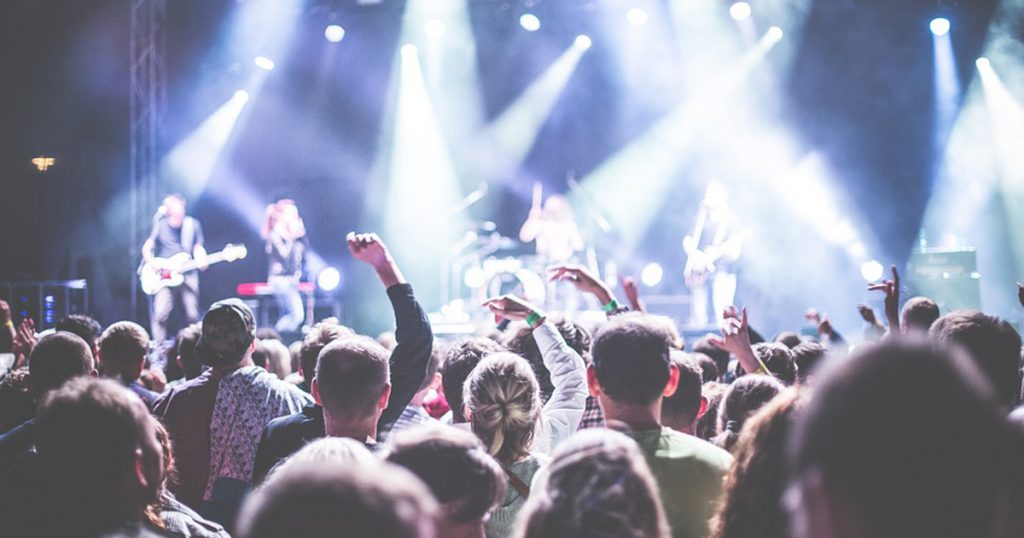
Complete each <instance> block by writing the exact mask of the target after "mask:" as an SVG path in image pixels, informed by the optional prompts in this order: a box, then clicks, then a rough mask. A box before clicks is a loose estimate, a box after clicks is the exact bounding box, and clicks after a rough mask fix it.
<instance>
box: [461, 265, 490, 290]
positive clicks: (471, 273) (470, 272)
mask: <svg viewBox="0 0 1024 538" xmlns="http://www.w3.org/2000/svg"><path fill="white" fill-rule="evenodd" d="M462 280H463V282H465V283H466V287H467V288H470V289H473V290H475V289H478V288H481V287H483V285H484V284H486V283H487V273H486V272H484V269H483V268H482V267H480V266H477V265H474V266H473V267H470V268H469V269H466V274H465V276H463V278H462Z"/></svg>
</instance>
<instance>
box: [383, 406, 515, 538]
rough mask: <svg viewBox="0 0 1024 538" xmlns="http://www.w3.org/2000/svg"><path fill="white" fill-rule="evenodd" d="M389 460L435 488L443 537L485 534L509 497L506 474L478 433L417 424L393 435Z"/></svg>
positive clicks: (481, 535) (453, 537) (458, 537)
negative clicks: (488, 522)
mask: <svg viewBox="0 0 1024 538" xmlns="http://www.w3.org/2000/svg"><path fill="white" fill-rule="evenodd" d="M389 444H390V448H389V449H388V451H387V454H386V456H385V459H386V460H387V461H389V462H391V463H394V464H397V465H401V466H402V467H405V468H406V469H408V470H409V471H411V472H412V473H413V474H414V475H416V476H417V477H418V478H419V479H420V480H422V481H423V483H424V484H426V485H427V487H428V488H430V491H431V493H433V494H434V498H435V499H437V502H438V504H440V505H441V517H440V518H439V519H438V528H437V530H438V535H440V536H445V537H451V538H469V537H475V538H483V536H484V525H485V524H486V523H487V520H488V518H489V516H490V514H491V511H492V510H494V507H495V506H497V505H498V503H500V502H501V501H502V499H503V498H504V495H505V487H506V485H505V472H504V471H503V470H502V468H501V465H499V464H498V462H497V461H495V460H494V458H492V457H491V456H490V455H489V454H488V453H487V450H486V449H485V448H484V446H483V445H482V444H481V443H480V440H479V439H477V438H476V436H474V435H473V434H471V433H469V432H467V431H463V430H459V429H456V428H444V427H440V426H434V427H420V428H413V429H411V430H406V431H402V432H398V433H396V434H395V435H394V436H393V437H391V438H390V439H389Z"/></svg>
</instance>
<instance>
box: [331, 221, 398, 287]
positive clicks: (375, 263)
mask: <svg viewBox="0 0 1024 538" xmlns="http://www.w3.org/2000/svg"><path fill="white" fill-rule="evenodd" d="M345 241H346V242H347V243H348V251H349V252H351V253H352V256H354V257H355V258H356V259H357V260H359V261H361V262H363V263H366V264H368V265H369V266H370V267H373V269H374V271H376V272H377V276H378V277H380V279H381V282H383V283H384V286H385V287H388V288H390V287H391V286H393V285H395V284H401V283H403V282H405V278H404V277H403V276H402V273H401V272H400V271H399V270H398V265H397V264H396V263H395V260H394V259H393V258H392V257H391V251H389V250H388V247H387V245H385V244H384V241H382V240H381V239H380V237H378V236H377V234H375V233H362V234H357V233H355V232H349V233H348V235H346V236H345Z"/></svg>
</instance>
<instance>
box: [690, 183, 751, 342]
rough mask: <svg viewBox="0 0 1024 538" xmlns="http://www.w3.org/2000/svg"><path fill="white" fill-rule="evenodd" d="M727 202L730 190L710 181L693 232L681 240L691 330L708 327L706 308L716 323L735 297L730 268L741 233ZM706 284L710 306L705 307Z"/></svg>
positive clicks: (739, 246)
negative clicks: (684, 252) (689, 296)
mask: <svg viewBox="0 0 1024 538" xmlns="http://www.w3.org/2000/svg"><path fill="white" fill-rule="evenodd" d="M728 202H729V191H728V190H727V189H726V187H725V185H723V184H722V183H720V182H719V181H717V180H712V181H711V182H710V183H709V184H708V186H707V189H706V190H705V192H704V200H703V201H702V202H701V205H700V211H699V212H698V213H697V221H696V223H695V224H694V229H693V233H691V234H689V235H687V236H686V237H685V238H684V239H683V250H684V251H686V256H687V258H686V267H685V269H684V270H683V273H684V277H685V278H686V286H687V287H688V288H690V291H691V297H692V301H691V303H690V325H691V326H692V327H702V328H703V327H707V326H708V324H709V321H710V320H711V319H712V318H710V317H709V316H708V307H709V306H710V307H711V309H712V312H713V316H714V318H713V319H714V320H715V321H717V320H718V317H719V316H721V314H722V312H723V311H724V310H725V307H727V306H729V305H731V304H732V303H733V299H734V298H735V296H736V272H735V271H734V270H733V268H732V266H733V265H734V262H736V260H738V259H739V258H740V254H741V252H742V240H741V235H742V233H741V232H740V230H739V226H738V222H737V220H736V216H735V214H734V213H733V211H732V209H730V208H729V203H728ZM709 283H710V284H711V286H710V288H711V289H710V292H711V297H710V299H711V301H710V303H711V304H708V303H709V301H708V291H709V290H708V284H709Z"/></svg>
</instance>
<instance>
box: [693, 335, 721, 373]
mask: <svg viewBox="0 0 1024 538" xmlns="http://www.w3.org/2000/svg"><path fill="white" fill-rule="evenodd" d="M712 336H713V335H710V334H706V335H704V336H702V337H700V338H698V339H697V341H696V342H694V343H693V352H694V353H703V354H704V355H707V356H708V357H711V359H712V360H714V361H715V366H717V367H718V376H719V379H721V376H723V375H725V373H726V372H728V371H729V352H728V351H725V350H724V349H721V348H719V347H718V346H716V345H714V344H712V343H711V341H712Z"/></svg>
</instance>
